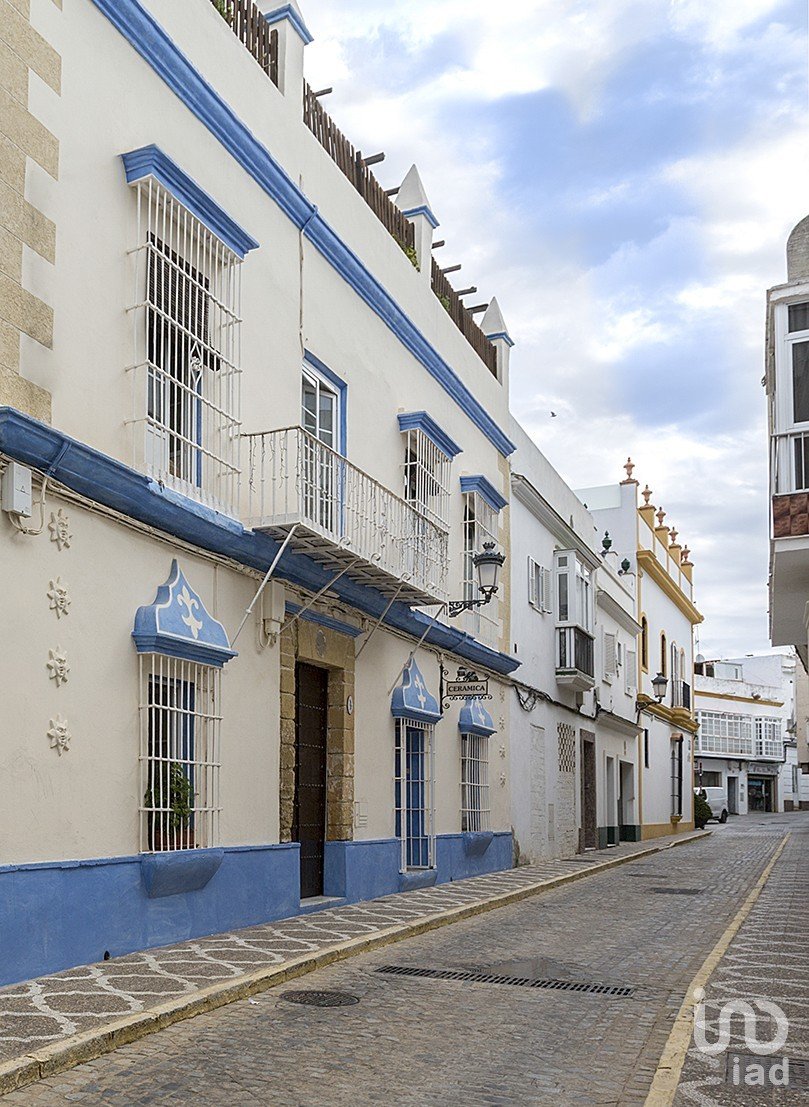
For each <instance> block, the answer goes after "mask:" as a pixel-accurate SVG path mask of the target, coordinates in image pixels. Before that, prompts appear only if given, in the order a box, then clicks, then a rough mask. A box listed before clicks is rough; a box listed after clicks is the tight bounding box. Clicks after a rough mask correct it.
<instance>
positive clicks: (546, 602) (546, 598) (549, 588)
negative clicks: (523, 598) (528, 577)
mask: <svg viewBox="0 0 809 1107" xmlns="http://www.w3.org/2000/svg"><path fill="white" fill-rule="evenodd" d="M539 571H540V573H541V574H542V610H543V611H547V612H548V613H550V612H551V611H553V573H552V572H551V571H550V569H545V568H544V567H543V568H541V569H540V570H539Z"/></svg>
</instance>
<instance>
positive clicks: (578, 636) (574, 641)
mask: <svg viewBox="0 0 809 1107" xmlns="http://www.w3.org/2000/svg"><path fill="white" fill-rule="evenodd" d="M556 680H557V683H558V684H563V685H567V686H568V687H569V688H573V689H575V690H576V691H578V692H586V691H587V689H588V688H592V687H594V685H595V649H594V639H593V636H592V634H588V632H587V631H586V630H582V628H581V627H576V626H566V627H557V628H556Z"/></svg>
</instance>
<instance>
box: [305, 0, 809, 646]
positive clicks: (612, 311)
mask: <svg viewBox="0 0 809 1107" xmlns="http://www.w3.org/2000/svg"><path fill="white" fill-rule="evenodd" d="M303 2H304V5H305V10H304V15H305V17H306V19H307V22H308V23H309V25H310V26H311V28H312V30H313V31H314V33H315V35H316V41H315V43H314V44H313V45H311V46H309V47H308V48H307V65H308V71H309V75H310V79H312V80H313V82H314V83H315V84H317V85H321V86H322V85H330V84H334V85H335V96H334V100H333V103H332V102H329V104H328V107H329V110H330V111H333V113H334V115H335V117H336V121H337V122H338V124H339V125H340V126H341V127H342V128H343V130H345V132H346V133H347V134H348V135H349V136H350V137H351V139H352V141H354V142H355V144H357V145H358V146H361V147H362V148H363V149H365V150H370V149H371V147H373V148H374V150H377V149H385V150H386V152H387V155H388V158H387V161H386V163H385V164H384V166H383V167H382V169H381V171H380V177H381V178H382V179H383V181H384V183H385V185H386V186H387V185H389V184H394V183H396V182H397V181H398V180H400V179H401V177H402V176H403V174H404V172H405V171H406V170H407V168H408V167H409V166H410V164H411V162H413V161H416V162H417V163H418V164H419V168H420V171H421V174H422V177H423V180H424V182H425V185H426V188H427V192H428V194H429V196H430V199H431V201H432V204H433V207H434V209H435V211H436V214H437V215H438V217H439V219H440V220H441V222H442V226H441V230H440V232H439V233H440V236H441V237H442V238H446V239H447V242H448V245H447V247H446V248H445V249H444V251H442V254H441V257H442V260H443V261H444V262H446V263H450V262H456V261H461V262H463V265H464V269H463V273H462V279H463V283H464V284H475V285H478V287H479V288H480V292H479V294H478V296H477V297H476V298H477V299H478V300H481V301H482V300H484V299H486V297H487V296H489V295H491V294H492V293H496V295H497V297H498V300H499V302H500V303H501V305H502V307H503V311H504V314H505V317H506V320H507V322H508V324H509V327H510V330H511V333H512V336H513V337H514V338H515V339H516V341H517V347H516V348H515V350H514V351H513V354H512V403H513V407H514V410H515V412H516V414H517V416H518V417H520V418H522V419H523V421H524V423H525V425H526V426H527V429H528V430H529V431H530V432H531V433H532V434H534V436H535V438H536V441H537V442H538V444H539V445H540V447H541V448H542V449H543V451H544V452H546V453H547V455H548V457H549V459H550V460H551V462H556V463H557V464H558V467H559V468H560V471H561V473H562V475H563V476H564V477H565V479H566V480H567V481H568V482H569V483H570V484H571V485H573V486H574V487H575V486H579V487H582V486H587V485H592V484H598V483H603V482H606V481H609V480H614V479H620V477H621V476H622V471H621V466H622V465H623V462H624V461H625V460H626V456H627V454H628V453H631V454H632V456H633V457H634V458H635V460H636V462H637V463H638V471H637V474H636V475H638V476H639V477H640V478H641V480H642V481H647V480H648V482H649V484H650V485H651V486H652V488H653V490H654V493H655V497H654V498H655V502H657V503H661V502H662V504H663V506H664V507H665V508H666V509H667V510H668V511H669V520H673V521H674V522H675V523H677V524H679V525H680V529H681V532H682V537H683V538H684V539H686V541H688V542H689V543H690V544H691V545H692V548H693V549H694V551H695V559H696V566H697V568H696V584H697V592H698V598H699V601H700V603H701V605H702V608H703V610H704V613H705V615H706V620H707V621H706V624H705V626H704V627H703V628H702V630H701V640H702V646H703V649H706V650H707V651H709V652H715V651H719V650H724V651H726V652H728V653H744V652H747V651H748V650H749V649H752V648H757V647H761V646H763V645H764V644H765V641H766V583H765V582H766V559H767V517H766V506H767V505H766V495H767V493H766V440H765V430H764V417H763V398H762V396H761V392H760V389H759V388H758V380H759V379H760V376H761V371H762V368H761V367H762V344H763V304H764V290H765V289H766V288H767V287H768V286H769V285H771V284H775V283H778V282H779V281H781V280H782V279H783V278H784V243H785V238H786V235H787V233H788V231H789V229H790V228H791V226H792V225H793V224H794V223H795V222H797V221H798V219H799V218H801V217H802V216H803V215H804V214H805V213H806V210H807V209H809V200H808V199H807V193H806V181H807V179H809V173H807V170H809V150H807V144H806V143H805V138H804V135H805V105H804V103H803V96H804V93H803V92H798V93H796V92H794V91H793V89H794V88H795V87H797V85H798V83H799V81H800V80H802V79H803V77H802V75H803V69H804V66H805V61H804V54H805V43H804V42H803V39H802V36H801V35H799V34H796V33H795V32H794V31H792V30H791V29H790V28H789V27H788V26H787V25H786V24H781V23H778V19H779V18H780V17H781V16H782V14H783V13H784V12H785V10H786V7H787V5H786V3H785V2H784V0H710V2H707V0H610V3H608V4H607V3H603V2H601V0H515V2H514V3H512V4H509V5H491V3H490V0H442V2H441V3H439V4H435V3H434V2H431V3H429V4H428V3H427V2H426V0H344V2H341V3H340V4H339V5H335V4H334V3H331V2H327V0H303ZM761 20H764V21H767V20H770V23H769V25H765V26H764V28H763V29H762V28H760V27H757V28H756V32H755V36H753V35H752V34H751V33H750V31H751V28H752V27H753V26H754V25H755V24H757V23H758V22H759V21H761ZM674 35H677V36H680V40H682V39H683V38H684V39H685V40H687V41H688V42H689V43H690V44H691V45H692V56H693V58H694V66H695V67H696V71H697V72H696V77H695V76H694V73H693V72H689V74H688V79H687V80H686V75H685V74H682V75H681V74H678V73H676V72H669V73H664V74H663V75H662V76H663V77H664V78H666V79H664V80H662V81H660V82H654V81H651V82H650V88H649V94H648V96H647V97H646V104H647V106H648V105H649V104H651V103H654V104H657V103H660V105H661V106H662V107H663V108H665V107H666V105H667V97H672V98H673V99H674V101H675V102H677V103H679V104H685V103H691V104H693V103H696V102H699V104H700V105H701V107H700V110H701V111H702V112H703V121H704V126H705V129H706V131H707V129H708V128H710V127H711V126H713V125H714V121H713V118H712V114H711V113H712V110H713V98H714V96H715V95H718V93H719V91H720V90H721V89H722V87H723V81H725V80H726V78H727V76H728V74H732V75H733V77H734V78H735V79H740V78H739V74H741V73H742V72H745V71H746V70H745V67H748V68H750V71H751V73H753V77H751V79H750V81H749V82H748V85H747V88H748V95H746V96H745V98H744V99H743V100H741V101H740V105H739V111H740V112H743V113H744V121H745V122H746V127H745V128H744V129H741V128H739V127H734V128H733V129H732V130H731V132H730V133H729V134H728V136H727V137H725V134H724V132H723V130H722V127H721V124H720V125H719V126H718V128H717V132H716V138H715V141H714V143H713V146H712V148H711V149H709V150H708V151H707V152H706V151H705V149H704V144H703V143H702V142H701V138H702V135H701V134H699V135H697V134H695V135H694V141H693V143H692V149H693V150H696V151H699V152H695V153H691V154H689V155H687V156H681V155H679V154H678V155H677V156H674V155H672V156H671V157H670V158H669V159H666V156H665V155H666V143H665V133H662V134H661V141H660V144H659V153H658V158H657V160H656V161H655V162H654V163H652V162H651V161H650V162H649V164H647V165H644V164H642V163H638V160H637V159H636V158H632V157H628V158H627V165H628V166H635V168H633V169H631V171H630V170H629V169H627V170H626V171H625V172H623V173H621V174H620V175H616V176H617V177H618V179H616V180H609V179H605V178H604V177H603V175H601V174H600V173H599V171H598V170H599V167H598V163H597V155H596V161H595V163H594V165H593V169H592V173H591V174H586V173H584V172H582V174H581V175H580V177H579V178H577V179H575V180H571V181H570V182H569V183H568V184H567V187H566V189H565V192H564V195H563V196H560V197H558V198H557V199H556V203H557V206H558V207H559V209H560V210H564V211H565V212H566V214H567V216H568V217H569V218H570V217H571V213H576V212H578V213H580V216H581V220H582V221H583V225H584V221H585V220H586V225H587V226H591V227H592V226H594V225H595V223H594V220H596V219H597V220H600V221H601V225H602V226H603V225H604V224H605V222H607V221H609V220H610V219H611V217H612V215H613V213H617V212H620V213H621V217H622V219H624V220H626V219H627V218H628V215H627V213H630V217H631V212H632V208H633V205H635V206H636V207H637V208H639V209H640V208H644V209H645V210H647V211H648V210H649V208H650V207H651V208H652V209H653V208H654V205H655V203H656V202H657V203H658V204H659V220H658V223H659V229H657V230H656V231H655V232H654V233H652V232H650V230H649V229H648V227H647V228H646V230H645V233H638V234H637V235H631V234H630V233H629V232H626V233H625V235H624V238H625V239H626V241H624V242H620V243H619V244H618V245H617V246H616V247H615V249H614V250H613V251H612V253H611V254H610V256H607V257H604V258H603V259H602V260H600V261H597V262H590V263H589V264H587V263H585V262H583V261H580V260H579V257H580V252H579V251H578V249H577V243H576V242H575V241H571V242H565V241H562V240H561V239H560V240H557V241H550V240H548V241H535V238H534V237H532V236H531V231H532V218H533V217H534V213H533V212H532V211H531V210H530V207H529V208H528V209H527V210H526V209H520V208H519V207H518V206H517V205H516V204H515V202H514V198H513V194H512V193H511V186H512V184H513V182H511V181H510V180H509V179H507V177H506V175H505V171H504V168H503V164H504V163H503V144H504V143H505V142H506V141H507V136H506V135H505V134H501V133H498V132H497V131H496V130H492V129H491V125H490V124H486V125H484V123H483V122H481V123H480V124H477V123H476V122H475V120H474V115H473V113H472V112H471V111H470V106H472V105H474V104H475V103H479V104H481V105H482V106H488V107H489V108H491V106H492V105H493V104H494V105H495V106H496V104H497V101H498V100H500V99H502V98H503V97H506V96H513V95H515V94H521V93H527V92H536V91H539V90H543V89H552V90H554V91H556V92H560V93H562V94H563V95H564V96H566V97H567V98H568V100H569V102H570V103H571V104H572V105H573V106H574V109H575V111H576V112H577V115H578V118H579V120H589V121H591V122H592V120H594V119H597V118H598V116H599V112H601V111H603V110H604V105H603V103H602V99H601V96H602V90H603V89H604V87H605V82H607V80H608V79H609V78H610V77H611V76H612V75H614V74H616V73H619V72H620V67H621V66H622V65H623V64H624V62H625V60H626V59H627V57H629V56H630V55H631V53H632V52H633V51H635V50H636V49H646V46H647V44H649V43H654V42H656V41H658V40H666V39H671V37H672V36H674ZM431 50H433V51H435V61H434V62H433V61H431V62H430V64H422V59H423V58H427V57H431V55H430V54H429V53H428V52H429V51H431ZM767 58H772V59H775V64H773V66H772V67H771V71H768V75H767V77H765V76H764V75H763V71H761V72H760V71H759V69H757V68H756V66H760V65H761V64H763V62H764V61H766V59H767ZM363 59H365V60H363ZM391 69H395V76H396V79H395V80H394V79H392V78H391V77H390V70H391ZM409 69H412V71H413V76H412V77H410V76H409V75H408V73H409ZM773 74H774V75H773ZM796 75H797V77H796ZM680 77H682V82H681V84H678V78H680ZM743 87H745V86H744V84H743V83H742V84H741V85H739V86H738V88H739V94H740V95H743V93H742V92H741V89H742V88H743ZM779 97H780V99H779ZM454 108H462V109H463V110H464V113H465V114H464V119H465V121H466V123H465V126H464V127H463V128H460V127H455V126H453V125H452V122H450V123H449V124H448V123H447V122H446V121H447V120H450V121H451V120H452V119H453V116H454V112H453V109H454ZM490 115H491V112H489V116H490ZM663 118H666V117H665V115H664V116H663ZM470 119H471V120H472V122H469V120H470ZM567 141H569V142H571V143H573V142H577V141H581V142H586V141H587V135H586V133H585V131H584V129H583V130H582V131H577V130H576V129H575V128H573V132H572V133H571V134H570V136H568V137H567ZM679 149H680V150H681V149H682V146H680V147H679ZM631 153H633V151H628V154H631ZM545 154H546V156H547V158H548V159H549V160H551V159H553V158H554V150H553V149H552V148H549V149H548V150H547V151H546V152H545ZM540 172H541V170H540ZM523 183H524V182H523ZM673 198H674V200H676V203H675V202H673ZM667 204H671V205H672V211H671V212H669V211H668V210H667V207H666V205H667ZM616 218H617V216H616ZM553 231H555V228H553V227H552V232H553ZM584 253H586V251H585V252H584ZM696 334H700V335H701V334H712V335H718V336H724V338H723V339H722V342H723V351H722V354H721V355H720V356H719V358H718V360H717V361H715V362H712V361H710V360H708V358H707V356H706V360H705V362H704V363H703V362H702V361H700V364H699V365H698V367H697V369H698V373H697V374H696V375H694V373H693V370H694V368H695V367H694V366H693V365H691V364H680V363H679V362H678V350H679V349H680V348H681V347H683V348H684V347H686V346H687V344H688V343H689V342H693V338H694V335H696ZM644 350H648V351H649V353H650V355H651V354H655V355H656V356H657V357H658V358H660V357H662V356H664V360H665V366H666V369H665V377H664V378H663V379H655V378H654V376H653V375H650V376H649V378H648V380H647V381H645V382H644V384H643V385H642V386H638V390H637V393H636V395H635V396H634V397H633V396H631V395H630V396H627V395H626V393H625V392H624V387H625V384H626V375H625V373H624V372H623V371H622V363H623V361H624V359H626V358H628V357H632V358H633V359H635V361H636V362H637V360H638V358H639V355H642V353H643V351H644ZM712 353H713V356H714V357H716V351H713V352H712ZM696 356H697V357H698V358H699V355H698V354H697V355H696ZM688 371H692V375H691V378H688V376H687V374H688ZM683 379H691V380H692V381H695V382H696V383H692V384H689V386H688V388H687V391H684V390H683V385H682V384H681V381H682V380H683ZM722 388H725V389H726V390H727V400H726V406H727V410H728V411H729V412H731V411H732V412H733V416H732V418H733V419H734V420H735V423H734V424H730V423H729V419H728V418H724V417H723V414H722V412H721V411H719V410H717V404H718V402H719V401H718V400H717V393H718V392H720V393H721V389H722ZM678 390H679V391H678ZM700 390H703V391H704V394H705V397H706V400H705V405H704V409H703V410H702V411H700V410H699V406H700ZM679 398H682V399H685V400H686V401H688V404H689V405H690V406H689V410H690V411H692V412H693V410H694V408H696V409H697V414H696V415H695V416H694V415H692V417H691V419H690V421H687V420H686V419H684V418H683V416H682V413H681V411H680V410H679V406H678V399H679ZM709 403H710V405H711V406H710V408H709V407H708V405H709ZM627 408H630V410H626V409H627ZM551 411H555V412H556V413H557V415H556V418H552V417H551V415H550V412H551ZM650 412H652V415H650V414H649V413H650ZM709 413H710V414H709ZM667 420H668V421H667Z"/></svg>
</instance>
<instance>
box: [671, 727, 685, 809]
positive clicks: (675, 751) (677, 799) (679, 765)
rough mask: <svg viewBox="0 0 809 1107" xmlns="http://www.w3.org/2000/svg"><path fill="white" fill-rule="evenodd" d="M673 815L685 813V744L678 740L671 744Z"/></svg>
mask: <svg viewBox="0 0 809 1107" xmlns="http://www.w3.org/2000/svg"><path fill="white" fill-rule="evenodd" d="M671 813H672V815H682V813H683V743H682V739H678V740H677V741H674V742H672V743H671Z"/></svg>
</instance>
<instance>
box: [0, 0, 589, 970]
mask: <svg viewBox="0 0 809 1107" xmlns="http://www.w3.org/2000/svg"><path fill="white" fill-rule="evenodd" d="M6 7H7V8H8V7H9V6H8V5H6ZM23 9H25V10H27V5H23V6H22V7H20V8H14V7H11V8H9V11H8V13H7V15H8V22H6V23H4V25H3V26H2V27H0V39H3V38H4V36H6V37H8V38H9V41H12V39H13V42H14V47H13V51H12V53H13V55H14V59H15V61H14V65H13V66H3V67H0V83H1V84H2V86H3V87H2V95H3V97H4V100H3V103H4V108H3V111H2V112H0V132H2V136H3V143H2V145H1V146H0V150H1V151H2V157H0V177H2V181H3V190H4V197H5V198H6V199H4V205H3V219H4V227H3V230H4V235H3V236H2V237H0V257H1V258H2V267H0V268H1V270H2V271H1V272H0V289H1V291H2V294H0V318H1V319H2V323H1V325H0V362H2V372H1V373H0V465H1V466H2V468H3V475H2V496H1V499H0V508H1V509H2V510H1V511H0V577H1V578H2V580H3V581H4V582H6V587H5V588H4V589H3V592H2V596H1V597H0V616H1V618H0V622H2V628H3V629H2V634H3V647H4V651H3V665H2V667H0V702H2V704H3V718H2V732H3V741H2V743H0V775H1V776H2V780H3V782H4V798H3V803H2V805H0V932H2V934H3V941H2V943H1V944H0V945H1V946H2V948H0V982H8V981H12V980H17V979H21V978H24V977H31V976H35V975H38V974H41V973H45V972H50V971H53V970H56V969H60V968H64V967H66V966H68V965H74V964H78V963H83V962H92V961H97V960H100V959H101V958H102V956H103V955H104V954H105V952H109V953H110V954H112V955H113V956H115V955H118V954H122V953H125V952H127V951H130V950H134V949H140V948H144V947H148V946H153V945H160V944H166V943H170V942H173V941H177V940H181V939H185V938H189V937H193V936H196V935H202V934H207V933H212V932H215V931H222V930H226V929H229V928H233V927H239V926H246V925H250V924H252V923H258V922H262V921H266V920H268V919H272V918H278V917H282V916H284V915H290V914H295V913H297V912H299V911H301V910H315V909H317V908H319V907H321V906H323V905H327V904H333V903H336V902H342V901H353V900H358V899H362V898H367V897H371V896H375V895H380V894H384V893H388V892H394V891H396V890H398V889H402V888H412V887H418V886H423V885H427V884H430V883H433V882H435V881H448V880H455V879H459V878H463V877H466V876H469V875H473V874H477V873H483V872H488V871H492V870H494V869H499V868H504V867H507V866H510V865H511V863H512V848H513V847H512V833H511V810H512V808H511V799H510V784H511V779H510V760H509V750H508V746H509V714H510V711H511V706H512V699H511V697H512V696H513V692H512V691H511V688H510V685H509V682H508V677H509V674H511V673H512V672H513V671H514V670H515V669H516V668H517V667H518V665H519V658H517V657H515V656H514V655H513V652H512V645H513V643H512V636H511V630H510V626H509V619H510V598H509V573H508V571H504V573H503V574H502V582H501V584H500V588H499V591H497V592H496V593H495V592H492V590H491V588H490V589H489V590H488V592H481V591H480V590H479V588H478V583H477V581H476V574H477V571H478V570H477V569H476V567H475V558H476V556H477V555H478V554H480V553H481V552H483V551H484V550H485V549H486V547H487V543H490V542H493V543H495V545H496V546H497V548H498V549H502V550H503V551H504V552H505V553H506V554H507V555H508V554H510V551H509V525H508V514H509V504H508V501H509V499H510V496H511V491H510V484H509V462H508V459H509V456H510V455H511V453H512V452H513V449H514V446H513V444H512V441H511V438H510V434H509V415H508V357H509V348H510V346H511V339H510V337H509V335H508V333H507V331H506V328H505V325H504V323H503V320H502V315H501V314H500V310H499V308H498V307H497V305H496V303H494V302H492V304H491V305H490V307H489V309H488V311H487V313H486V314H485V315H484V316H483V318H482V320H481V322H480V325H478V324H477V322H476V321H475V318H476V317H475V316H473V315H472V314H471V313H470V312H469V311H467V310H466V309H465V308H464V306H463V303H462V301H461V299H460V297H459V296H458V295H457V294H456V293H455V292H454V291H453V289H452V287H451V286H450V284H449V281H448V280H447V277H446V276H445V274H444V273H443V272H442V271H441V269H440V267H439V266H438V265H437V264H436V262H435V261H434V260H433V257H432V253H431V243H432V236H433V231H434V229H435V227H436V226H437V219H436V215H435V214H434V213H433V210H432V208H431V206H430V204H429V201H428V200H427V196H426V194H425V191H424V187H423V185H422V184H421V181H420V178H419V175H418V172H417V171H416V170H415V169H413V170H411V171H410V173H409V174H408V175H407V177H406V179H405V181H404V182H403V183H402V186H401V189H400V190H399V194H398V198H397V202H396V203H394V202H393V201H391V199H390V198H389V197H388V196H387V195H386V190H385V189H383V187H382V185H381V184H380V183H379V181H378V180H377V178H376V177H375V176H374V175H373V172H372V171H371V169H370V167H369V166H370V164H371V163H372V162H374V161H376V160H378V159H375V158H368V157H363V155H362V154H361V153H360V152H359V151H356V150H355V149H354V148H353V147H352V146H351V144H350V143H349V142H348V140H347V139H346V138H345V137H344V136H343V135H342V134H341V133H340V132H339V131H338V130H337V129H336V127H335V126H334V124H333V123H332V121H331V120H330V119H329V117H328V116H327V115H326V113H325V112H324V110H323V108H322V106H321V103H320V100H319V98H318V97H317V95H315V94H314V93H313V92H312V90H311V89H310V88H309V87H308V85H307V84H306V82H305V80H304V77H303V61H304V53H305V48H306V44H307V43H308V42H309V41H310V38H311V36H310V33H309V31H308V29H307V27H306V24H305V22H304V20H303V18H302V16H301V13H300V11H299V10H298V8H297V6H296V5H295V3H294V2H293V3H292V4H285V5H283V6H276V5H274V4H273V3H266V2H265V3H262V4H260V5H258V6H257V7H254V6H251V5H250V4H245V3H240V4H238V5H237V4H234V3H232V2H231V0H216V2H214V3H211V2H210V0H187V2H185V3H182V4H180V3H177V2H176V0H82V2H80V3H70V4H67V3H66V4H65V5H64V7H63V6H62V5H61V4H55V3H53V2H52V0H31V6H30V18H26V17H25V16H24V15H23V14H22V12H23ZM9 36H10V37H9ZM23 45H24V48H23ZM9 56H11V54H9ZM23 59H27V60H23ZM387 183H390V182H387ZM496 568H497V565H496V563H494V562H492V561H491V559H490V560H489V563H488V568H487V566H485V565H484V566H483V570H482V571H484V572H486V571H489V572H491V571H493V570H494V569H496ZM9 582H13V583H12V584H11V585H10V586H9ZM484 583H486V581H485V580H484ZM571 588H572V578H571ZM484 596H488V597H489V600H490V602H488V603H487V604H485V606H481V607H477V608H474V609H470V610H466V611H458V610H457V605H456V607H452V606H450V607H449V608H448V607H447V606H446V605H447V603H448V601H462V600H465V601H477V600H479V599H481V598H483V597H484Z"/></svg>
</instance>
